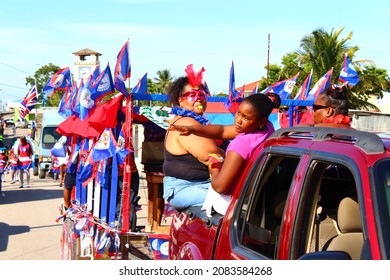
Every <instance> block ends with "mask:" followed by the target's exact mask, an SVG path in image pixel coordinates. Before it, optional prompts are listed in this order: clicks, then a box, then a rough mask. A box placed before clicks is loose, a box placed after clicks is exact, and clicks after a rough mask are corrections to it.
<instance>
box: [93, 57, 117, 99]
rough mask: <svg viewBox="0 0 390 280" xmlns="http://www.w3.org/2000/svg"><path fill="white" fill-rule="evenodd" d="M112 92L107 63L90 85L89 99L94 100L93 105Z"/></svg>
mask: <svg viewBox="0 0 390 280" xmlns="http://www.w3.org/2000/svg"><path fill="white" fill-rule="evenodd" d="M114 92H115V86H114V82H113V80H112V75H111V70H110V65H109V64H108V63H107V66H106V68H105V69H104V71H102V72H101V73H100V75H99V76H98V77H97V78H96V80H95V81H94V82H93V83H92V88H91V99H92V100H94V101H95V103H98V102H99V101H100V100H102V99H103V98H104V97H105V96H107V95H109V94H111V93H114Z"/></svg>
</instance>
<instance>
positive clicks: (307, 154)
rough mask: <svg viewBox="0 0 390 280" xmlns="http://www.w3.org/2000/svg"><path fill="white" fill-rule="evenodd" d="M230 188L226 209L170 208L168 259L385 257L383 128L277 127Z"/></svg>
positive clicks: (388, 157) (389, 139) (388, 184)
mask: <svg viewBox="0 0 390 280" xmlns="http://www.w3.org/2000/svg"><path fill="white" fill-rule="evenodd" d="M233 189H234V193H233V195H232V201H231V203H230V205H229V208H228V210H227V212H226V215H225V216H222V215H219V214H216V213H214V214H212V216H211V217H207V216H206V213H205V211H202V210H201V209H200V207H191V208H188V209H185V210H182V211H177V212H176V214H175V215H174V217H173V219H172V224H171V232H170V235H171V240H170V242H169V257H170V259H223V260H228V259H239V260H244V259H271V260H272V259H280V260H296V259H315V260H318V259H375V260H377V259H390V239H389V236H390V207H389V205H390V135H377V134H373V133H369V132H363V131H358V130H354V129H336V128H325V127H322V128H321V127H305V126H297V127H290V128H283V129H279V130H277V131H275V133H274V134H273V135H272V136H271V137H270V138H269V139H268V140H267V141H266V142H265V143H264V144H263V145H262V146H260V147H259V148H258V149H257V150H256V152H255V153H254V155H253V157H252V158H251V160H250V163H249V164H248V166H247V167H246V168H245V170H244V171H243V172H242V175H241V177H240V178H237V181H236V184H235V185H234V186H233Z"/></svg>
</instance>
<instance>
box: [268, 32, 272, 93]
mask: <svg viewBox="0 0 390 280" xmlns="http://www.w3.org/2000/svg"><path fill="white" fill-rule="evenodd" d="M270 41H271V35H270V34H269V33H268V53H267V87H268V85H269V50H270V45H271V42H270Z"/></svg>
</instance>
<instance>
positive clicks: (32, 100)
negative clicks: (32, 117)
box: [21, 86, 38, 110]
mask: <svg viewBox="0 0 390 280" xmlns="http://www.w3.org/2000/svg"><path fill="white" fill-rule="evenodd" d="M21 103H22V104H23V105H24V106H25V107H26V108H28V109H29V110H31V109H32V108H33V107H34V106H35V105H37V103H38V95H37V87H36V86H33V87H32V88H31V89H30V91H29V92H28V93H27V94H26V96H25V97H24V98H23V100H22V102H21Z"/></svg>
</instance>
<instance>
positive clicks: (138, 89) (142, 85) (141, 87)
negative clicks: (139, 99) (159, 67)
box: [131, 73, 148, 94]
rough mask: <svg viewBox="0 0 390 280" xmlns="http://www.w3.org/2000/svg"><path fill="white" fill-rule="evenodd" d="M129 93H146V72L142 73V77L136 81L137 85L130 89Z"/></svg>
mask: <svg viewBox="0 0 390 280" xmlns="http://www.w3.org/2000/svg"><path fill="white" fill-rule="evenodd" d="M131 93H140V94H147V93H148V73H145V74H144V75H143V77H142V78H141V79H140V80H139V81H138V83H137V85H136V86H135V87H134V88H133V89H132V91H131Z"/></svg>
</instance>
